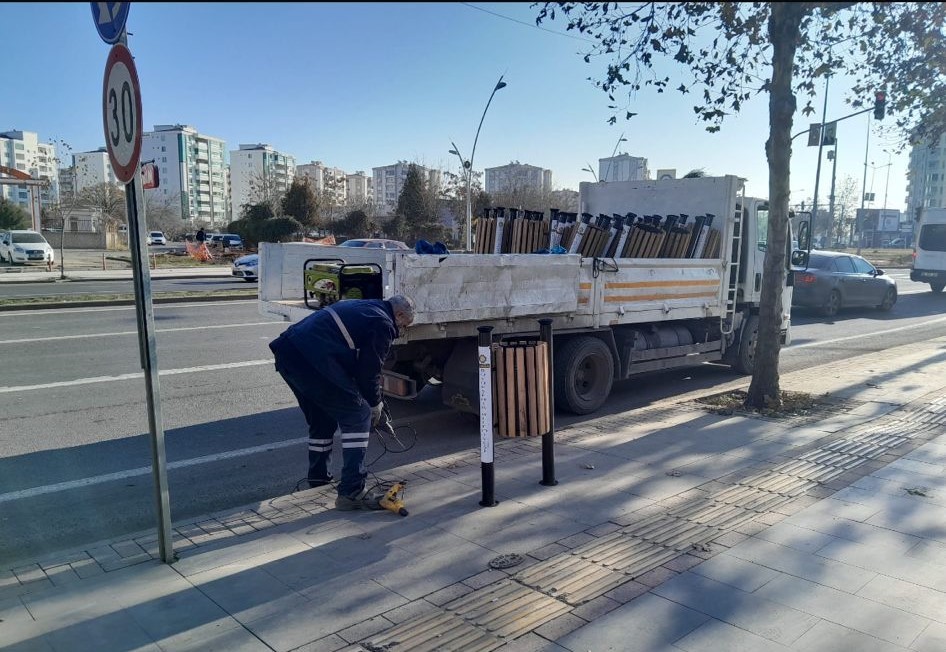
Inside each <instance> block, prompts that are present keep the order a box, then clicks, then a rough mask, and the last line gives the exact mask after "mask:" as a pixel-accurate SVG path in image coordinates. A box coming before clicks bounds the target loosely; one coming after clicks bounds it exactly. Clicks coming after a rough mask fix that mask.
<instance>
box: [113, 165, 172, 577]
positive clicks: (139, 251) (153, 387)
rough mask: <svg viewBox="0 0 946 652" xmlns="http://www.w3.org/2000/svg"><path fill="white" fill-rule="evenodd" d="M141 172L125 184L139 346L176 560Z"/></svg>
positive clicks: (165, 528) (162, 518)
mask: <svg viewBox="0 0 946 652" xmlns="http://www.w3.org/2000/svg"><path fill="white" fill-rule="evenodd" d="M141 196H142V193H141V173H140V171H136V172H135V176H134V178H133V179H132V181H131V182H130V183H126V184H125V208H126V210H127V211H128V237H129V240H130V247H129V249H130V250H131V262H132V266H131V268H132V277H133V282H134V286H135V313H136V316H137V319H138V349H139V353H140V355H141V368H142V369H143V370H144V376H145V389H146V395H147V402H148V428H149V432H150V434H151V437H150V439H151V462H152V463H151V470H152V477H153V479H154V489H155V505H156V508H157V515H158V549H159V551H160V555H161V561H163V562H164V563H166V564H170V563H173V562H174V561H175V556H174V548H173V542H172V538H171V509H170V500H169V496H168V472H167V456H166V454H165V450H164V426H163V423H162V420H161V388H160V384H159V382H158V358H157V351H156V345H157V342H156V339H155V329H154V306H153V305H152V303H151V272H150V270H149V269H148V252H147V250H146V245H145V242H146V237H147V236H146V235H145V215H144V206H143V205H142V201H141Z"/></svg>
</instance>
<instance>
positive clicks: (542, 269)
mask: <svg viewBox="0 0 946 652" xmlns="http://www.w3.org/2000/svg"><path fill="white" fill-rule="evenodd" d="M312 258H325V259H337V258H341V259H343V260H344V261H345V262H349V263H369V262H370V263H375V264H377V265H379V266H380V267H381V269H382V274H383V286H384V296H390V295H392V294H399V293H400V294H405V295H408V296H410V297H411V298H412V299H413V300H414V302H415V304H416V310H415V319H414V325H413V326H411V328H409V329H407V331H406V332H405V334H404V336H403V337H402V338H401V340H399V341H400V342H402V343H403V342H409V341H419V340H430V339H444V338H454V337H473V336H475V335H476V332H477V330H476V329H477V327H478V326H487V325H488V326H493V328H494V332H496V333H497V334H499V333H520V332H534V331H535V330H537V324H536V320H537V319H539V318H543V317H550V318H552V319H553V326H554V328H555V329H556V330H557V331H562V330H566V331H567V330H578V329H582V330H583V329H588V328H599V327H605V326H614V325H618V324H635V323H653V322H662V321H674V320H681V319H694V318H705V317H718V316H720V315H721V314H722V279H723V278H724V276H723V261H722V260H721V259H654V258H646V259H633V258H625V259H616V260H611V259H608V260H607V261H601V260H599V261H598V262H597V263H596V262H595V260H593V259H582V258H581V257H580V256H578V255H552V254H547V255H543V254H450V255H446V256H438V255H418V254H414V253H411V252H396V251H386V250H383V249H354V248H349V247H326V246H320V245H313V244H304V243H261V244H260V287H259V298H260V303H259V309H260V312H261V313H262V314H267V315H275V316H279V317H282V318H284V319H286V320H289V321H293V322H295V321H299V320H301V319H303V318H304V317H305V316H306V315H308V314H310V313H311V311H310V310H309V309H308V308H306V307H305V305H304V302H303V274H302V270H303V265H304V263H305V261H306V260H308V259H312Z"/></svg>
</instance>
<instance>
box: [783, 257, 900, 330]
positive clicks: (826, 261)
mask: <svg viewBox="0 0 946 652" xmlns="http://www.w3.org/2000/svg"><path fill="white" fill-rule="evenodd" d="M793 273H794V274H795V279H794V280H795V286H794V289H793V291H792V305H793V306H798V307H805V308H817V309H819V310H821V313H822V314H823V315H825V316H827V317H831V316H833V315H835V314H837V312H838V311H839V310H841V309H842V308H853V307H855V306H874V307H877V308H880V309H881V310H884V311H888V310H890V309H891V308H893V306H894V304H896V303H897V282H896V281H895V280H893V279H892V278H890V277H889V276H887V275H886V274H884V271H883V270H882V269H877V268H876V267H874V266H873V265H871V264H870V263H869V262H867V261H866V260H865V259H864V258H862V257H861V256H855V255H854V254H844V253H839V252H835V251H812V252H811V257H810V258H809V260H808V266H807V267H806V268H795V269H794V270H793Z"/></svg>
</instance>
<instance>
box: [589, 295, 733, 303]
mask: <svg viewBox="0 0 946 652" xmlns="http://www.w3.org/2000/svg"><path fill="white" fill-rule="evenodd" d="M716 297H717V295H716V293H715V292H691V293H688V294H639V295H636V296H633V295H632V296H627V297H624V296H607V297H605V298H604V300H605V302H606V303H619V302H636V301H666V300H668V299H699V298H707V299H709V298H716Z"/></svg>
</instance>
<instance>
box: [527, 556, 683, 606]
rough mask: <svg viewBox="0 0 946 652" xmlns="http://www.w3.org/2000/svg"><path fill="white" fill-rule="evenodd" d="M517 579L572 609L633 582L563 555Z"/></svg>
mask: <svg viewBox="0 0 946 652" xmlns="http://www.w3.org/2000/svg"><path fill="white" fill-rule="evenodd" d="M675 554H676V553H675ZM514 579H515V580H517V581H519V582H522V583H523V584H525V585H526V586H530V587H532V588H534V589H535V590H536V591H541V592H542V593H545V594H546V595H549V596H553V597H556V598H558V599H559V600H564V601H565V602H567V603H568V604H570V605H580V604H582V603H584V602H587V601H588V600H591V599H592V598H596V597H598V596H599V595H601V594H603V593H607V592H608V591H610V590H611V589H616V588H617V587H619V586H621V585H622V584H624V583H625V582H627V581H629V580H630V579H632V578H631V577H629V576H628V575H626V574H625V573H621V572H618V571H613V570H610V569H608V568H605V567H604V566H600V565H598V564H595V563H593V562H591V561H588V560H587V559H582V558H581V557H579V556H578V555H573V554H563V555H558V556H555V557H552V558H551V559H547V560H545V561H543V562H539V563H538V564H535V565H534V566H530V567H529V568H526V569H524V570H522V571H520V572H519V573H518V574H516V575H515V576H514Z"/></svg>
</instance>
